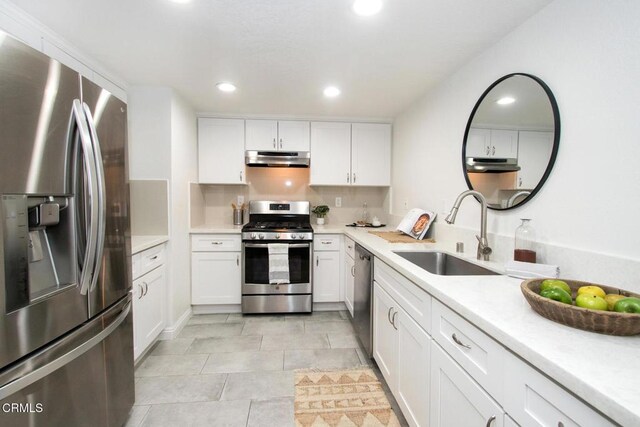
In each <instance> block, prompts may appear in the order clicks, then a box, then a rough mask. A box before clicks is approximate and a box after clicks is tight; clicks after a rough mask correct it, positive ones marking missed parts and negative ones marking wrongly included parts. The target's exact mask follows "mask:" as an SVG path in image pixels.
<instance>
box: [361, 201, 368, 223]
mask: <svg viewBox="0 0 640 427" xmlns="http://www.w3.org/2000/svg"><path fill="white" fill-rule="evenodd" d="M368 220H369V212H368V211H367V202H364V204H363V205H362V222H363V223H367V221H368Z"/></svg>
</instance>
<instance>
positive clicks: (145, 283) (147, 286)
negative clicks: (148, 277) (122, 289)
mask: <svg viewBox="0 0 640 427" xmlns="http://www.w3.org/2000/svg"><path fill="white" fill-rule="evenodd" d="M148 292H149V284H148V283H147V282H144V295H143V296H147V293H148Z"/></svg>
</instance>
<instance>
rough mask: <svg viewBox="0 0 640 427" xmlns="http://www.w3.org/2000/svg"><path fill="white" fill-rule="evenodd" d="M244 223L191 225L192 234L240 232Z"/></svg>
mask: <svg viewBox="0 0 640 427" xmlns="http://www.w3.org/2000/svg"><path fill="white" fill-rule="evenodd" d="M241 231H242V225H233V224H205V225H198V226H196V227H191V229H190V230H189V232H190V233H191V234H229V233H231V234H240V232H241Z"/></svg>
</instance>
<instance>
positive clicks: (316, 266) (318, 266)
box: [313, 234, 344, 302]
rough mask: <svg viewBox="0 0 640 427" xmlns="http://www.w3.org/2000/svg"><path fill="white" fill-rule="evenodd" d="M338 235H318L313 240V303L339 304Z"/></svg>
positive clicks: (340, 238)
mask: <svg viewBox="0 0 640 427" xmlns="http://www.w3.org/2000/svg"><path fill="white" fill-rule="evenodd" d="M341 242H342V236H341V235H340V234H319V235H316V236H314V238H313V302H340V301H343V300H344V296H343V292H342V289H341V283H342V279H343V277H342V274H343V273H342V271H343V269H342V268H341V267H343V266H342V265H341V256H340V249H341V248H340V247H341V244H340V243H341Z"/></svg>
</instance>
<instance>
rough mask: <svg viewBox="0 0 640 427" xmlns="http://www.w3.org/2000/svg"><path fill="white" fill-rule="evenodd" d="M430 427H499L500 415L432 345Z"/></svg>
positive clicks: (460, 370)
mask: <svg viewBox="0 0 640 427" xmlns="http://www.w3.org/2000/svg"><path fill="white" fill-rule="evenodd" d="M430 418H431V423H430V426H432V427H468V426H487V427H502V426H503V423H504V412H503V411H502V408H500V406H498V404H497V403H496V402H495V401H494V400H493V399H492V398H491V396H489V395H488V394H487V393H486V392H485V391H484V390H483V389H482V388H481V387H480V386H479V385H478V384H477V383H476V382H475V381H474V380H473V379H472V378H471V377H470V376H469V375H468V374H467V373H466V372H465V371H464V370H463V369H462V368H461V367H460V365H458V364H457V363H456V362H455V361H454V360H453V359H452V358H451V357H449V355H447V354H446V353H445V352H444V350H442V348H440V346H439V345H438V344H436V343H435V341H432V342H431V415H430Z"/></svg>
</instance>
